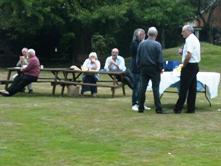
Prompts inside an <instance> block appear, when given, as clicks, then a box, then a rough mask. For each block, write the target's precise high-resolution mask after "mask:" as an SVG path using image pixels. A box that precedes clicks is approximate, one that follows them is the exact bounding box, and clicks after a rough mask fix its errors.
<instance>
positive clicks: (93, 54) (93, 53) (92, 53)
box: [89, 52, 97, 59]
mask: <svg viewBox="0 0 221 166" xmlns="http://www.w3.org/2000/svg"><path fill="white" fill-rule="evenodd" d="M92 56H93V57H95V58H96V59H97V53H96V52H91V53H90V54H89V58H90V57H92Z"/></svg>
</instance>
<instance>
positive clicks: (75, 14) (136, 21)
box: [0, 0, 194, 59]
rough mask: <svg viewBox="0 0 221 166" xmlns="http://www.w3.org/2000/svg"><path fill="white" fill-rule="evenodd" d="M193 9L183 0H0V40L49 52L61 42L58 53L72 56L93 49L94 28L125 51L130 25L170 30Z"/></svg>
mask: <svg viewBox="0 0 221 166" xmlns="http://www.w3.org/2000/svg"><path fill="white" fill-rule="evenodd" d="M193 11H194V9H193V7H192V6H191V4H190V3H189V1H188V0H180V1H170V0H155V1H150V0H118V1H117V0H111V1H110V0H87V1H84V0H75V1H71V0H47V1H46V0H11V1H7V0H2V1H1V2H0V14H1V17H0V31H2V32H4V34H6V35H5V37H4V40H9V41H13V42H14V43H17V45H16V46H17V47H18V48H19V50H20V47H22V46H24V45H27V46H28V47H29V46H30V47H35V48H36V49H38V50H39V52H40V53H39V55H50V54H53V52H52V51H51V50H54V47H57V46H61V47H67V48H61V49H60V50H64V51H65V52H60V53H61V54H62V53H68V54H70V55H73V56H76V58H75V59H77V56H78V54H84V53H88V51H91V48H93V49H94V46H92V45H91V40H92V38H93V36H94V35H95V36H96V34H99V35H101V36H103V37H104V38H105V40H106V41H105V42H106V47H109V46H110V45H109V44H107V42H108V41H109V39H111V42H112V41H113V40H112V39H113V38H114V41H116V43H115V47H118V48H120V50H121V52H122V53H123V54H125V55H127V54H128V46H129V43H130V40H131V36H132V32H133V31H134V29H135V28H137V27H141V28H145V29H146V28H147V26H157V28H158V29H159V30H160V31H161V29H166V31H165V33H166V34H171V31H173V30H174V29H177V28H179V26H180V25H181V24H183V22H185V21H186V20H187V19H189V18H191V17H193ZM45 32H47V34H46V33H45ZM72 33H73V34H74V38H73V40H72V39H71V41H70V43H69V44H68V42H69V39H67V36H69V35H70V34H72ZM55 38H56V40H55ZM43 39H47V40H46V43H49V44H48V45H45V41H44V40H43ZM63 43H65V44H63ZM101 44H102V43H101ZM103 44H104V43H103ZM42 46H44V47H46V48H42ZM71 46H73V48H72V49H70V47H71ZM96 47H98V46H96ZM100 47H103V49H106V48H105V47H104V45H103V46H100ZM99 49H100V48H99ZM107 49H111V48H107ZM73 50H74V51H73ZM98 51H101V49H100V50H98ZM103 52H104V51H103ZM49 57H50V56H48V58H49Z"/></svg>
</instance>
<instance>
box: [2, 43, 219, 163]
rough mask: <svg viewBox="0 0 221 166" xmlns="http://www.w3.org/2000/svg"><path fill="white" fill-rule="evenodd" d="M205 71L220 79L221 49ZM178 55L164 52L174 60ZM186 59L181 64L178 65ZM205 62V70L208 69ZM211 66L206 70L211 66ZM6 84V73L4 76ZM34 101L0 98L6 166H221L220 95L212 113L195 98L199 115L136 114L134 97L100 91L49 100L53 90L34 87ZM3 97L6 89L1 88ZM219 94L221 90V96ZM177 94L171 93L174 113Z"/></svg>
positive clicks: (168, 100)
mask: <svg viewBox="0 0 221 166" xmlns="http://www.w3.org/2000/svg"><path fill="white" fill-rule="evenodd" d="M202 47H203V48H202V63H201V69H202V70H203V71H216V72H221V68H220V63H221V60H220V53H221V47H217V46H212V45H209V44H206V43H203V44H202ZM175 56H177V55H176V48H174V49H168V50H165V59H175ZM179 58H180V57H179ZM204 61H206V62H204ZM207 62H208V63H207ZM0 71H1V72H0V78H1V79H2V78H4V77H5V74H6V72H5V70H0ZM33 87H34V90H35V93H34V94H31V95H29V94H27V93H25V94H22V93H19V94H17V95H16V96H13V97H1V96H0V166H88V165H90V166H220V164H221V158H220V156H221V127H220V126H221V102H220V101H221V91H220V90H219V96H218V97H216V98H214V99H212V107H209V104H208V102H207V101H206V99H205V97H204V95H203V94H198V95H197V103H196V105H197V113H195V114H185V113H183V114H180V115H175V114H173V113H170V114H166V115H159V114H155V112H154V107H153V96H152V93H150V92H148V93H147V104H148V106H150V107H151V108H152V109H151V110H149V111H146V112H144V114H138V113H136V112H132V111H131V91H130V89H129V88H127V89H126V93H127V95H126V96H123V95H122V92H121V89H118V90H116V97H115V98H111V91H110V89H107V88H103V89H101V88H99V89H98V92H99V94H98V96H97V97H96V98H92V97H89V96H86V97H67V96H65V97H60V96H59V94H58V92H59V89H58V90H57V95H56V96H51V86H50V85H49V84H46V83H45V84H44V83H42V84H34V85H33ZM0 88H1V89H3V86H0ZM219 89H221V88H219ZM176 100H177V94H171V93H165V94H164V96H163V97H162V105H163V107H164V109H165V110H166V111H168V112H171V111H172V108H173V105H174V103H175V101H176Z"/></svg>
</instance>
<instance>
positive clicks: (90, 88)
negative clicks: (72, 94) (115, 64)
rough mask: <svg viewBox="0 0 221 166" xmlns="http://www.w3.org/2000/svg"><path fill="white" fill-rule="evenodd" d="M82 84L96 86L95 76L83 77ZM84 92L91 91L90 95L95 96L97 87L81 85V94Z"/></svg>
mask: <svg viewBox="0 0 221 166" xmlns="http://www.w3.org/2000/svg"><path fill="white" fill-rule="evenodd" d="M83 83H92V84H96V83H97V77H96V76H95V75H84V76H83ZM86 91H91V94H95V93H97V86H87V85H82V88H81V94H83V93H84V92H86Z"/></svg>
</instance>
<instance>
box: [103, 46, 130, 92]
mask: <svg viewBox="0 0 221 166" xmlns="http://www.w3.org/2000/svg"><path fill="white" fill-rule="evenodd" d="M104 69H105V70H106V71H126V66H125V61H124V58H123V57H122V56H120V55H119V50H118V49H117V48H113V49H112V51H111V56H109V57H107V59H106V62H105V66H104ZM116 78H117V79H118V80H119V81H121V82H123V83H124V84H127V85H128V86H129V87H130V88H131V89H133V82H132V77H131V76H130V73H129V71H126V73H125V76H124V78H123V80H121V78H120V76H119V77H116Z"/></svg>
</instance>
